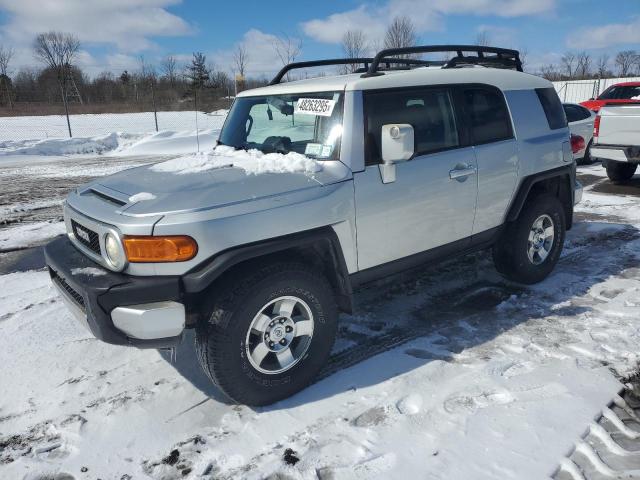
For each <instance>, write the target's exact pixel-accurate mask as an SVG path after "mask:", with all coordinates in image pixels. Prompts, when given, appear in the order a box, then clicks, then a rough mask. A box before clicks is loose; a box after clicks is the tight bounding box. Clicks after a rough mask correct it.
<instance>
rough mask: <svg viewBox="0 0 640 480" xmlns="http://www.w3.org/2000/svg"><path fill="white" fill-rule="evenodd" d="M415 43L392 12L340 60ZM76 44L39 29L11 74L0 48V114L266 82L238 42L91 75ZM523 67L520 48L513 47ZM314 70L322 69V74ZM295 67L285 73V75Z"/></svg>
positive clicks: (586, 63) (630, 70)
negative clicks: (212, 53) (224, 53)
mask: <svg viewBox="0 0 640 480" xmlns="http://www.w3.org/2000/svg"><path fill="white" fill-rule="evenodd" d="M418 44H419V37H418V35H417V33H416V28H415V26H414V24H413V22H412V21H411V19H410V18H409V17H403V16H401V17H396V18H394V19H392V21H391V23H390V24H389V26H388V27H387V29H386V32H385V35H384V36H383V37H382V38H380V39H377V38H376V39H373V40H372V39H370V38H368V37H367V35H366V33H365V31H364V30H361V29H351V30H349V31H347V32H346V33H345V34H344V36H343V37H342V42H341V48H342V52H343V55H344V57H345V58H348V59H356V58H361V57H368V56H371V55H373V54H374V53H375V52H377V51H379V50H380V49H382V48H395V47H407V46H414V45H418ZM475 44H477V45H490V44H492V42H491V38H490V36H489V34H488V33H487V32H486V31H483V32H480V33H478V35H477V38H476V40H475ZM272 47H273V50H274V53H275V54H276V56H277V58H278V59H279V60H280V62H281V64H282V65H286V64H287V63H290V62H294V61H296V59H297V58H298V57H299V56H300V54H301V52H302V44H301V42H300V41H299V40H297V39H293V38H291V37H288V36H286V35H283V36H277V37H274V40H273V45H272ZM79 51H80V42H79V41H78V39H77V37H75V36H74V35H72V34H69V33H63V32H53V31H52V32H46V33H41V34H39V35H37V36H36V38H35V39H34V42H33V53H34V58H35V59H36V60H38V63H39V66H38V67H23V68H20V69H19V70H18V71H17V72H15V73H13V72H12V70H11V62H12V60H13V57H14V51H13V49H11V48H6V47H3V46H0V115H16V114H25V113H26V114H46V113H60V106H61V105H62V106H63V107H64V109H65V111H68V110H69V109H70V108H71V109H72V110H73V112H74V113H88V112H93V113H102V112H131V111H148V110H149V109H151V108H153V109H156V110H157V109H162V110H192V109H193V108H194V104H195V103H198V105H197V107H198V109H201V110H216V109H218V108H225V107H228V106H229V104H230V101H231V99H232V98H233V97H234V95H235V94H236V92H237V91H238V90H242V89H245V88H253V87H256V86H263V85H265V84H267V82H268V79H267V77H266V76H262V77H251V78H250V77H248V76H247V66H248V65H249V64H250V63H251V61H252V59H251V52H249V51H248V50H247V48H246V46H245V45H243V44H240V45H238V46H237V47H236V48H235V50H234V51H233V53H232V56H231V63H232V65H231V67H232V68H231V69H232V70H233V72H234V73H235V76H233V75H229V74H228V73H227V69H222V68H218V67H217V66H216V65H215V64H214V63H212V62H210V61H208V60H207V58H206V56H205V55H204V54H203V53H202V52H193V55H192V58H191V59H190V61H188V62H186V63H185V64H181V63H180V62H179V61H178V59H177V58H176V57H175V56H173V55H168V56H166V57H164V58H163V59H162V60H160V61H159V62H158V63H157V64H154V63H151V62H149V61H148V60H147V59H146V58H145V57H144V56H140V57H139V59H138V66H137V68H134V69H126V70H122V71H119V72H116V73H114V72H112V71H104V72H102V73H100V74H98V75H96V76H94V77H92V78H90V77H89V76H88V75H87V74H86V73H85V72H84V71H83V70H82V68H81V67H80V66H79V65H78V62H77V60H78V58H77V57H78V54H79ZM520 57H521V60H522V62H523V64H524V67H525V70H530V68H529V65H528V64H527V51H526V49H520ZM360 66H361V65H359V64H357V63H356V62H354V63H353V64H349V65H344V66H341V67H339V69H338V72H337V73H350V72H353V71H354V70H355V69H357V68H359V67H360ZM531 73H536V74H539V75H541V76H543V77H545V78H547V79H549V80H574V79H591V78H606V77H614V76H620V77H628V76H634V75H640V54H638V53H637V52H636V51H635V50H623V51H620V52H618V53H617V54H616V55H615V56H613V57H610V56H609V55H608V54H606V53H604V54H601V55H599V56H597V57H594V56H593V55H592V54H590V53H588V52H586V51H581V52H573V51H570V52H566V53H565V54H564V55H562V57H561V58H560V60H559V61H558V62H556V63H549V64H545V65H542V66H540V67H538V68H537V71H532V72H531ZM320 74H323V73H322V72H321V73H320ZM299 76H300V73H299V72H298V73H296V72H290V73H289V74H287V77H286V79H287V80H293V79H295V78H298V77H299Z"/></svg>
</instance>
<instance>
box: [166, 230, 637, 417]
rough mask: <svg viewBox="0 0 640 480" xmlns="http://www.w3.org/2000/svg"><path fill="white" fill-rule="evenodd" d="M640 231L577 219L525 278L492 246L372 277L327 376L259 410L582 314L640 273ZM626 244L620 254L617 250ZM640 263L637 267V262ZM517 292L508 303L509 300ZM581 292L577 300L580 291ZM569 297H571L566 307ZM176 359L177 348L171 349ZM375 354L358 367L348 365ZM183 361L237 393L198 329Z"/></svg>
mask: <svg viewBox="0 0 640 480" xmlns="http://www.w3.org/2000/svg"><path fill="white" fill-rule="evenodd" d="M639 239H640V230H638V229H637V228H635V227H633V226H631V225H626V224H613V223H598V222H578V223H576V224H575V226H574V229H573V230H572V231H571V232H568V235H567V243H566V244H565V251H564V253H563V256H562V257H561V259H560V262H559V263H558V266H557V267H556V270H555V271H554V272H553V273H552V274H551V276H550V277H549V278H548V279H546V280H545V281H544V282H542V283H540V284H538V285H535V286H524V285H518V284H515V283H510V282H507V281H505V280H504V279H502V277H501V276H500V275H499V274H498V273H497V272H496V271H495V269H494V268H493V264H492V262H491V255H490V253H489V252H480V253H477V254H475V255H468V256H466V257H462V258H459V259H456V260H452V261H450V262H447V263H444V264H441V265H439V266H436V267H430V268H429V267H424V268H420V269H415V270H413V271H410V272H405V273H403V274H399V275H394V276H392V277H389V278H387V279H385V280H384V281H381V282H378V283H375V284H371V285H369V286H367V287H365V288H363V289H361V290H359V291H358V292H357V293H356V295H355V302H356V311H357V312H358V313H357V314H356V315H342V316H341V318H340V323H339V332H338V338H337V342H336V345H337V347H336V348H334V352H333V354H332V356H331V358H330V360H329V362H328V364H327V366H326V367H325V368H324V369H323V371H322V372H321V373H320V375H319V381H317V382H316V383H315V384H314V385H312V386H310V387H308V388H307V389H305V390H304V391H302V392H300V393H298V394H296V395H294V396H293V397H291V398H289V399H287V400H284V401H281V402H279V403H276V404H274V405H272V406H270V407H265V408H260V409H259V411H270V410H279V409H287V408H290V407H294V406H296V405H301V404H306V403H309V402H314V401H318V400H321V399H323V398H328V397H332V396H334V395H337V394H339V393H341V392H344V391H347V390H353V389H361V388H365V387H367V386H370V385H375V384H379V383H381V382H384V381H385V380H387V379H389V378H392V377H394V376H397V375H401V374H403V373H407V372H409V371H411V370H413V369H415V368H418V367H420V366H422V365H424V364H426V363H428V362H431V361H434V360H441V361H447V362H450V361H454V355H456V354H458V353H461V352H463V351H464V350H466V349H469V348H471V347H475V346H479V345H482V344H485V343H487V342H489V341H490V340H492V339H494V338H495V337H497V336H499V335H500V334H503V333H505V332H506V331H508V330H510V329H512V328H514V327H516V326H518V325H519V324H522V323H524V322H527V321H528V320H530V319H532V318H536V319H541V320H543V321H544V320H545V319H546V318H547V317H556V318H557V317H563V316H576V315H579V314H581V313H584V312H588V311H590V310H591V309H592V306H593V304H589V302H588V301H584V300H583V299H581V297H583V296H584V295H585V294H586V293H587V292H588V291H589V289H590V288H591V287H592V286H593V285H595V284H597V283H600V282H602V281H603V280H604V279H605V278H607V277H609V276H616V275H620V274H621V273H622V272H623V271H625V270H629V269H632V270H629V272H630V273H629V274H625V275H632V276H634V277H635V276H640V269H638V268H637V267H638V265H639V256H640V245H639V246H638V249H637V250H635V251H634V252H632V254H630V255H624V254H621V249H622V247H623V246H625V245H628V244H629V242H631V241H634V240H639ZM611 252H617V253H618V254H617V255H611ZM634 267H636V268H634ZM636 270H637V271H636ZM506 300H509V302H508V303H509V308H507V309H505V308H504V305H505V304H504V302H505V301H506ZM572 300H573V301H572ZM563 302H567V305H566V306H562V307H558V305H559V304H562V303H563ZM417 338H420V339H421V341H420V346H421V347H420V348H405V349H404V351H403V353H404V355H396V356H394V357H393V359H392V360H391V359H389V357H385V358H382V357H377V358H372V357H374V356H376V355H378V354H380V353H383V352H386V351H389V350H391V349H394V348H399V349H400V350H401V349H402V348H404V347H403V345H404V344H406V343H408V342H409V341H411V340H414V339H417ZM163 356H164V358H165V359H166V360H167V361H169V362H170V357H169V355H168V354H163ZM367 359H371V360H369V362H368V363H367V366H366V368H358V367H356V368H358V370H357V374H353V372H345V371H343V370H344V369H345V368H348V367H350V366H353V365H357V364H359V363H361V362H363V361H365V360H367ZM171 365H172V366H173V367H174V368H175V369H176V371H177V372H178V373H179V374H180V375H182V376H183V377H184V378H186V379H187V380H188V381H189V382H191V383H192V384H193V385H194V386H195V387H196V388H198V389H200V390H201V391H202V392H203V393H204V394H206V395H208V396H210V397H211V398H213V399H214V400H216V401H220V402H224V403H230V402H229V401H228V400H227V399H226V397H225V396H224V394H222V393H221V392H220V391H219V390H218V389H217V388H216V387H215V386H213V385H212V384H211V382H210V381H209V379H208V378H207V376H206V375H205V374H204V373H203V372H202V370H201V369H200V366H199V364H198V361H197V358H196V356H195V352H194V348H193V336H192V335H188V336H187V338H185V340H184V341H183V342H182V344H181V345H180V346H179V347H178V349H177V361H176V362H175V363H171Z"/></svg>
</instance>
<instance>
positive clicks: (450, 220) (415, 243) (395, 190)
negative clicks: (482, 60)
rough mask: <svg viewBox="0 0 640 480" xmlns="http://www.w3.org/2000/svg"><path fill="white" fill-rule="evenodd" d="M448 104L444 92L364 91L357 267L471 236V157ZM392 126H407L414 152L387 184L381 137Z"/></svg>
mask: <svg viewBox="0 0 640 480" xmlns="http://www.w3.org/2000/svg"><path fill="white" fill-rule="evenodd" d="M453 104H454V96H453V90H451V89H449V88H442V87H417V88H414V87H412V88H410V89H397V90H384V91H380V92H365V93H364V106H365V125H366V126H365V135H366V139H365V145H366V148H365V152H366V153H365V170H364V171H363V172H358V173H356V174H355V175H354V186H355V199H356V223H357V230H358V240H357V243H358V268H359V269H360V270H363V269H366V268H370V267H373V266H376V265H380V264H383V263H386V262H390V261H392V260H396V259H399V258H402V257H406V256H409V255H412V254H415V253H419V252H423V251H426V250H429V249H432V248H434V247H438V246H441V245H444V244H447V243H451V242H453V241H456V240H461V239H467V238H468V237H470V235H471V231H472V226H473V218H474V215H475V209H476V195H477V183H476V175H475V171H476V160H475V155H474V152H473V149H472V148H471V147H469V146H466V145H467V144H466V142H465V141H464V140H463V138H462V136H461V131H460V125H461V119H460V118H457V117H456V115H455V113H454V108H453ZM390 123H409V124H411V125H412V126H413V128H414V135H415V151H416V154H415V156H414V157H413V158H412V159H411V160H409V161H406V162H402V163H398V164H396V181H395V182H392V183H386V184H385V183H382V178H381V175H380V169H379V165H380V164H381V162H382V160H381V157H380V137H381V129H382V125H385V124H390Z"/></svg>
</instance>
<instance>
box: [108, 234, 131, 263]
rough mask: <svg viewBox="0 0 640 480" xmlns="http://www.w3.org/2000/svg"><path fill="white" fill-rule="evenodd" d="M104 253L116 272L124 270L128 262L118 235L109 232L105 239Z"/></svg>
mask: <svg viewBox="0 0 640 480" xmlns="http://www.w3.org/2000/svg"><path fill="white" fill-rule="evenodd" d="M104 251H105V254H106V257H107V262H109V264H110V265H111V267H112V268H113V269H114V270H122V269H123V268H124V265H125V263H126V261H127V259H126V257H125V254H124V249H123V248H122V244H121V243H120V240H119V239H118V237H117V236H116V235H114V234H113V233H111V232H109V233H107V234H106V235H105V237H104Z"/></svg>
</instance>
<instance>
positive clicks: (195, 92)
mask: <svg viewBox="0 0 640 480" xmlns="http://www.w3.org/2000/svg"><path fill="white" fill-rule="evenodd" d="M193 109H194V110H195V114H196V145H197V146H198V152H199V151H200V130H199V129H198V87H195V88H194V89H193Z"/></svg>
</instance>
